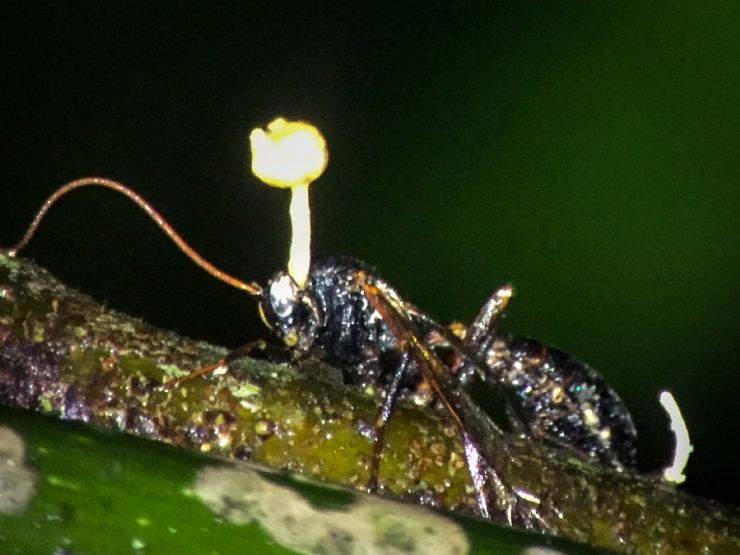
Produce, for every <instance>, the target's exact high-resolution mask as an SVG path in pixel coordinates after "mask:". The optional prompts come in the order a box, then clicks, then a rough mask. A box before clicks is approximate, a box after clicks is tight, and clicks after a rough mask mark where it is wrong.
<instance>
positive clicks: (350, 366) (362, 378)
mask: <svg viewBox="0 0 740 555" xmlns="http://www.w3.org/2000/svg"><path fill="white" fill-rule="evenodd" d="M507 287H508V286H505V287H504V288H501V289H499V290H497V291H496V292H495V293H494V295H493V296H492V297H491V299H489V301H488V302H487V303H486V304H485V305H484V307H483V309H482V310H481V314H479V316H478V318H476V320H475V321H474V322H473V323H472V324H471V325H470V326H469V327H468V328H467V329H465V330H463V331H458V332H457V334H456V333H453V332H452V331H451V330H450V329H449V328H446V327H444V326H441V325H439V324H437V323H436V322H434V321H433V320H432V319H431V318H429V317H428V316H426V315H425V314H423V313H421V312H420V311H419V310H418V309H417V308H416V307H414V306H413V305H411V304H409V303H407V302H406V301H404V300H403V299H402V298H401V297H400V296H399V295H398V293H397V292H396V291H395V290H394V289H393V288H391V287H390V286H389V285H388V284H387V283H386V282H385V281H383V280H382V279H381V278H379V277H378V276H377V274H376V272H375V271H374V270H373V269H372V268H370V267H368V266H366V265H365V264H363V263H361V262H359V261H357V260H354V259H350V258H330V259H328V260H325V261H323V262H318V263H315V264H314V265H313V267H312V269H311V272H310V275H309V279H308V282H307V283H306V285H305V287H304V288H299V287H298V286H297V285H296V284H295V283H294V282H293V280H292V279H291V277H290V276H289V275H288V274H287V273H285V272H278V273H277V274H276V275H275V276H274V277H273V278H272V279H271V280H270V282H269V283H268V286H267V287H266V288H265V289H264V292H263V297H262V299H261V301H260V310H261V313H262V315H263V319H264V320H265V323H266V324H267V325H268V326H269V327H270V328H271V329H272V330H273V331H274V332H275V333H276V335H277V336H278V337H279V338H280V339H282V340H283V342H284V343H285V344H286V345H288V346H289V347H290V348H291V352H292V353H293V354H294V355H295V356H296V357H301V356H305V355H307V354H309V353H310V354H312V355H314V356H317V357H319V358H321V359H322V360H325V361H326V362H328V363H329V364H331V365H333V366H336V367H338V368H340V369H341V370H342V372H343V374H344V378H345V381H346V382H347V383H349V384H353V385H358V386H361V387H366V386H368V385H372V386H374V387H376V388H377V389H380V390H381V391H382V392H383V397H384V399H383V406H382V408H381V417H380V418H379V422H380V425H381V427H384V425H385V423H386V422H387V420H388V419H389V418H390V415H391V412H392V408H393V404H394V402H395V400H396V399H397V397H398V396H399V395H403V394H404V393H408V392H410V391H412V390H413V389H414V388H416V387H418V386H419V384H420V383H421V382H422V381H427V382H428V381H431V382H433V383H432V386H433V387H431V390H432V391H434V392H435V393H436V395H437V396H442V397H444V398H443V399H442V401H443V403H442V404H444V405H445V406H446V407H447V410H448V411H449V412H450V413H451V414H452V417H453V419H454V420H455V421H456V422H458V427H459V428H460V432H461V434H462V436H463V442H464V444H465V448H466V454H467V455H468V468H469V470H470V471H471V474H473V481H474V483H476V480H477V481H478V482H485V481H486V479H487V476H486V474H487V473H489V472H493V473H495V469H494V468H490V467H489V468H485V469H484V471H481V470H480V468H481V462H480V460H481V459H483V460H485V459H486V458H487V457H486V452H485V451H486V449H482V450H481V451H482V452H478V450H479V447H480V446H481V445H484V444H485V443H486V441H487V440H486V438H482V437H476V434H479V433H480V432H471V431H469V430H466V429H464V428H465V426H466V425H467V421H466V418H465V417H461V415H464V414H468V413H470V414H473V416H471V418H473V419H474V420H476V419H477V420H479V419H480V417H479V413H480V411H479V410H477V409H476V408H471V406H468V405H470V404H471V403H473V402H472V401H471V398H470V397H469V396H468V395H467V394H461V393H460V391H459V390H464V389H466V388H467V387H468V385H469V384H470V383H471V381H472V378H473V376H474V375H479V376H480V377H481V378H482V380H483V382H484V384H485V385H486V386H490V387H492V388H494V389H495V390H496V391H497V392H498V393H499V394H500V395H499V397H500V398H501V399H503V400H504V402H505V403H506V405H507V407H506V409H507V415H508V416H509V421H510V424H511V428H512V429H513V430H514V431H516V432H518V433H521V434H523V435H526V436H528V437H531V438H536V439H539V440H542V441H545V442H547V443H549V444H551V445H554V446H557V447H559V448H563V449H567V450H569V451H571V452H573V453H575V454H578V455H581V456H583V457H585V458H591V459H593V460H596V461H599V462H601V463H604V464H607V465H610V466H612V467H615V468H618V469H619V468H624V467H630V466H633V465H634V458H635V441H636V432H635V428H634V426H633V424H632V420H631V418H630V415H629V412H628V411H627V409H626V408H625V406H624V404H623V403H622V401H621V400H620V399H619V397H618V396H617V394H616V393H615V392H614V391H613V390H612V389H611V388H610V387H609V386H608V384H607V383H606V382H605V380H604V379H603V378H602V377H601V376H600V375H599V374H598V373H597V372H596V371H594V370H593V369H591V368H590V367H588V366H587V365H585V364H583V363H580V362H578V361H576V360H575V359H573V358H571V357H570V356H568V355H566V354H565V353H563V352H561V351H558V350H556V349H552V348H548V347H545V346H544V345H542V344H540V343H538V342H536V341H533V340H527V339H520V338H516V337H513V336H511V335H508V334H504V333H501V332H499V330H498V329H497V324H498V321H499V319H500V316H501V314H502V312H503V310H504V308H505V306H506V302H502V299H504V298H505V299H507V300H508V296H510V294H511V291H510V288H507ZM433 337H434V338H436V339H432V338H433ZM437 349H445V350H447V351H448V354H449V353H450V352H451V353H453V354H454V357H449V356H448V357H445V359H444V360H445V361H444V362H442V359H441V358H440V357H439V356H438V355H437V351H436V350H437ZM429 367H433V370H431V371H430V370H429ZM425 370H426V371H425ZM439 382H445V383H444V384H443V385H442V386H441V387H440V385H439ZM456 389H457V390H456ZM491 425H493V424H491ZM486 426H488V424H487V423H483V424H481V425H480V426H478V425H477V424H476V426H475V427H477V428H479V429H480V428H485V427H486ZM379 437H380V439H379V440H378V441H379V442H380V444H378V443H376V455H377V457H376V459H377V460H376V463H377V462H379V456H380V449H381V448H382V431H381V433H380V436H379ZM493 448H495V447H493ZM470 450H473V451H474V452H473V456H472V459H471V457H470V453H467V451H470ZM476 469H478V470H476ZM476 472H481V475H480V476H476V475H475V473H476ZM375 479H377V468H376V469H374V474H373V480H375ZM486 503H487V501H486V499H485V495H482V494H481V495H479V505H485V506H481V512H482V513H484V514H485V513H487V512H488V510H489V509H488V506H487V504H486ZM525 520H526V519H525Z"/></svg>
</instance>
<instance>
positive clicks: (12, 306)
mask: <svg viewBox="0 0 740 555" xmlns="http://www.w3.org/2000/svg"><path fill="white" fill-rule="evenodd" d="M225 352H226V351H225V350H224V349H223V348H219V347H214V346H212V345H208V344H206V343H203V342H198V341H193V340H190V339H186V338H183V337H180V336H177V335H176V334H174V333H171V332H166V331H161V330H158V329H156V328H154V327H152V326H150V325H148V324H146V323H144V322H142V321H140V320H136V319H133V318H130V317H128V316H125V315H123V314H120V313H117V312H114V311H111V310H107V309H105V308H103V307H101V306H100V305H99V304H97V303H95V302H94V301H93V300H91V299H90V298H89V297H87V296H85V295H82V294H80V293H78V292H76V291H73V290H71V289H69V288H67V287H65V286H64V285H62V284H61V283H59V282H58V281H56V280H55V279H54V278H52V277H51V276H50V275H49V274H48V273H47V272H46V271H45V270H43V269H41V268H39V267H38V266H36V265H34V264H32V263H30V262H27V261H25V260H22V259H16V258H9V257H7V256H4V255H0V403H2V404H5V405H8V406H14V407H22V408H26V409H32V410H37V411H40V412H43V413H47V414H54V415H57V416H59V417H61V418H65V419H73V420H82V421H85V422H89V423H93V424H96V425H98V426H103V427H107V428H115V429H120V430H124V431H126V432H130V433H133V434H137V435H140V436H143V437H147V438H150V439H154V440H158V441H163V442H167V443H173V444H177V445H182V446H187V447H190V448H192V449H195V450H198V451H200V452H208V453H216V454H219V455H225V456H227V457H231V458H235V459H242V460H251V461H254V462H258V463H262V464H266V465H269V466H272V467H276V468H281V469H288V470H290V471H293V472H299V473H301V474H304V475H306V476H310V477H314V478H319V479H322V480H326V481H330V482H335V483H340V484H345V485H349V486H352V487H355V488H357V489H362V488H363V487H364V486H365V484H366V483H367V480H368V477H369V464H370V461H371V458H372V441H371V440H370V439H368V438H367V437H365V436H364V435H363V434H362V433H361V432H362V430H363V429H367V427H368V425H370V424H371V423H372V422H373V421H374V418H375V412H376V407H377V404H376V401H375V400H374V399H373V398H371V397H368V396H367V395H364V394H363V393H362V392H358V391H356V390H354V389H352V388H347V387H346V386H344V385H343V384H342V383H341V378H340V375H339V373H338V372H337V371H336V370H334V369H332V368H328V367H326V366H325V365H324V364H322V363H321V362H319V361H315V360H307V361H303V362H301V363H300V364H297V365H288V364H275V363H272V362H269V361H265V360H257V359H253V358H244V359H240V360H239V361H237V362H236V363H234V364H232V365H231V368H230V370H229V372H228V373H226V374H221V375H215V374H211V375H208V376H205V377H203V378H198V379H193V380H189V381H186V382H184V383H183V384H181V385H180V386H178V387H176V388H171V389H162V388H160V387H158V386H159V385H160V384H161V383H162V382H164V381H167V380H169V379H172V378H173V377H176V376H178V375H182V374H183V373H185V372H188V371H191V370H194V369H196V368H199V367H200V366H202V365H204V364H207V363H209V362H213V361H214V360H217V359H219V358H220V357H222V356H223V355H224V354H225ZM442 416H443V415H441V414H440V413H438V412H437V411H435V410H433V409H431V408H420V407H413V406H409V405H404V406H401V407H400V408H399V410H398V411H397V414H395V415H394V418H393V419H392V421H391V425H390V428H389V430H388V433H387V436H386V443H387V446H386V448H385V450H384V456H383V462H382V466H381V470H380V485H381V490H382V492H383V493H384V494H388V495H392V496H399V497H404V498H407V499H413V500H416V501H417V502H420V503H425V504H433V505H436V506H440V507H444V508H454V509H461V510H468V511H472V510H473V508H474V507H475V500H474V498H473V496H472V494H471V490H470V487H469V485H470V484H469V477H468V475H467V472H466V470H465V465H464V461H463V458H462V454H461V451H460V444H459V442H458V440H457V437H456V434H455V432H454V429H453V428H452V427H451V426H450V425H449V424H448V423H447V422H446V420H445V419H444V418H443V417H442ZM501 441H503V442H505V443H506V446H505V447H506V449H504V451H506V452H507V453H509V454H510V455H511V456H510V457H507V458H506V459H502V460H497V461H495V463H496V469H497V470H498V471H499V473H500V475H501V477H502V479H503V480H505V481H506V482H507V483H508V484H510V485H511V486H512V487H513V488H515V489H516V490H518V491H524V492H527V494H528V495H530V496H533V497H534V498H537V499H538V500H539V503H540V506H541V507H542V509H543V511H544V512H546V513H547V514H551V515H556V517H557V518H556V520H555V521H554V522H552V532H553V534H556V535H559V536H562V537H565V538H570V539H573V540H576V541H580V542H585V543H589V544H590V545H593V546H602V547H608V548H611V549H614V550H617V551H621V552H627V553H631V552H634V553H654V552H660V553H698V552H702V553H730V552H740V536H739V535H738V531H739V530H740V513H739V512H738V510H737V509H735V508H732V507H727V506H723V505H720V504H718V503H715V502H713V501H708V500H704V499H700V498H696V497H692V496H690V495H687V494H685V493H683V492H681V491H678V490H676V489H675V488H674V487H673V486H671V485H668V484H665V483H663V482H660V481H658V480H657V479H654V478H649V477H644V476H638V475H634V474H627V473H617V472H614V471H612V470H610V469H608V468H604V467H601V466H598V465H593V464H590V463H587V462H585V461H582V460H577V459H575V458H574V457H572V456H567V455H565V454H563V453H562V452H560V451H556V450H552V449H548V448H546V447H544V446H542V445H541V444H538V443H536V442H532V441H526V440H523V439H521V438H518V437H514V436H511V435H505V436H504V437H503V438H502V439H501Z"/></svg>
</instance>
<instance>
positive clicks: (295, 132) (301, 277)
mask: <svg viewBox="0 0 740 555" xmlns="http://www.w3.org/2000/svg"><path fill="white" fill-rule="evenodd" d="M249 141H250V144H251V149H252V173H254V175H256V176H257V177H258V178H259V179H261V180H262V181H264V182H265V183H266V184H268V185H270V186H272V187H281V188H287V189H290V190H291V194H292V198H291V202H290V220H291V224H292V227H293V235H292V239H291V243H290V255H289V258H288V273H289V274H290V276H291V277H292V278H293V279H294V280H295V282H296V283H297V284H298V286H299V287H300V288H301V289H302V288H303V287H304V286H305V285H306V280H307V278H308V272H309V269H310V267H311V210H310V207H309V202H308V186H309V185H310V184H311V182H313V181H315V180H316V179H318V177H319V176H320V175H321V174H322V173H323V172H324V169H325V168H326V164H327V161H328V157H329V154H328V151H327V148H326V141H325V140H324V137H323V136H322V135H321V133H320V132H319V130H318V129H317V128H316V127H314V126H313V125H311V124H309V123H306V122H302V121H287V120H285V119H283V118H277V119H275V120H274V121H272V122H271V123H270V124H268V126H267V131H264V130H262V129H255V130H254V131H252V133H251V135H250V136H249Z"/></svg>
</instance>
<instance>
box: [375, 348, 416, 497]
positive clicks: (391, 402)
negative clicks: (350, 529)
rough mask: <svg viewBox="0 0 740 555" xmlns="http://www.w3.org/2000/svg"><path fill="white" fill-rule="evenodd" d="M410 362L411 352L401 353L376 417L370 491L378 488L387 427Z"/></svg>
mask: <svg viewBox="0 0 740 555" xmlns="http://www.w3.org/2000/svg"><path fill="white" fill-rule="evenodd" d="M408 364H409V353H408V351H406V350H404V351H402V353H401V360H400V361H399V363H398V364H397V365H396V369H395V370H394V371H393V376H391V381H390V383H389V384H388V385H387V386H386V388H385V397H384V398H383V404H382V405H381V406H380V410H379V411H378V416H377V418H376V419H375V437H374V443H373V458H372V461H371V463H370V479H369V480H368V484H367V489H368V491H371V492H374V491H377V489H378V472H379V471H380V456H381V455H382V454H383V447H384V438H385V429H386V427H387V424H388V420H390V417H391V413H392V412H393V407H394V406H395V404H396V400H397V399H398V391H399V389H400V386H401V379H403V375H404V374H405V373H406V369H407V368H408Z"/></svg>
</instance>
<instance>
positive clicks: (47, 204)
mask: <svg viewBox="0 0 740 555" xmlns="http://www.w3.org/2000/svg"><path fill="white" fill-rule="evenodd" d="M90 186H98V187H105V188H107V189H113V190H114V191H116V192H118V193H121V194H122V195H124V196H125V197H127V198H129V199H131V200H132V201H134V202H135V203H136V204H137V205H138V206H139V208H141V209H142V210H144V212H146V213H147V215H148V216H149V217H150V218H151V219H152V220H154V223H156V224H157V225H158V226H159V228H160V229H161V230H162V231H164V232H165V233H166V234H167V236H168V237H169V238H170V239H172V241H173V242H174V243H175V244H176V245H177V246H178V248H179V249H180V250H181V251H182V252H184V253H185V256H187V257H188V258H189V259H190V260H192V261H193V262H195V263H196V264H197V265H198V266H200V267H201V268H203V269H204V270H205V271H206V272H208V273H209V274H211V275H212V276H213V277H215V278H216V279H220V280H221V281H223V282H224V283H228V284H229V285H231V286H232V287H236V288H237V289H241V290H242V291H245V292H246V293H248V294H249V295H253V296H258V295H260V294H262V287H260V286H259V284H257V283H254V282H253V283H246V282H244V281H242V280H240V279H238V278H235V277H234V276H232V275H230V274H228V273H226V272H224V271H223V270H219V269H218V268H216V266H214V265H213V264H211V263H210V262H208V261H207V260H206V259H205V258H203V257H202V256H201V255H199V254H198V253H197V252H196V251H195V250H194V249H193V247H191V246H190V245H188V244H187V243H186V242H185V240H184V239H183V238H182V237H180V235H179V234H178V233H177V232H176V231H175V230H174V228H173V227H172V226H171V225H170V224H169V223H168V222H167V220H165V219H164V217H163V216H162V215H161V214H160V213H159V212H157V211H156V210H155V209H154V207H153V206H152V205H151V204H149V203H148V202H147V201H146V200H144V198H142V197H141V196H140V195H139V194H138V193H136V192H134V191H133V190H132V189H131V188H129V187H127V186H126V185H124V184H123V183H120V182H118V181H114V180H113V179H108V178H106V177H83V178H81V179H75V180H74V181H70V182H69V183H65V184H64V185H62V186H61V187H59V188H58V189H57V190H56V191H54V192H53V193H52V194H51V195H50V196H49V198H47V199H46V200H45V201H44V204H42V205H41V208H39V210H38V212H36V215H35V216H34V218H33V221H32V222H31V225H30V226H28V229H27V230H26V233H25V234H24V235H23V237H22V238H21V240H20V241H18V242H17V243H16V244H15V245H13V246H12V247H10V248H9V249H7V250H6V253H7V254H8V255H9V256H15V255H16V253H17V252H18V251H19V250H21V249H22V248H24V247H25V246H26V245H27V244H28V242H29V241H30V240H31V238H32V237H33V236H34V234H35V233H36V229H37V228H38V227H39V224H40V223H41V220H43V219H44V216H45V215H46V213H47V212H48V211H49V209H50V208H51V207H52V205H54V203H55V202H56V201H58V200H59V199H60V198H61V197H62V196H64V195H65V194H67V193H69V192H70V191H73V190H74V189H79V188H80V187H90Z"/></svg>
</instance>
